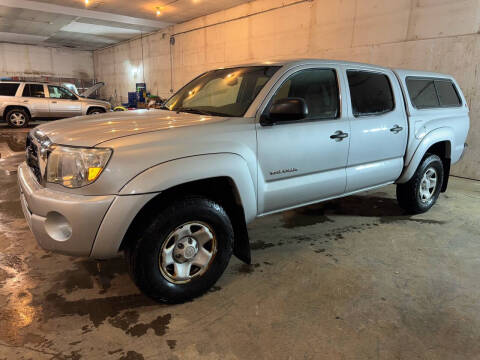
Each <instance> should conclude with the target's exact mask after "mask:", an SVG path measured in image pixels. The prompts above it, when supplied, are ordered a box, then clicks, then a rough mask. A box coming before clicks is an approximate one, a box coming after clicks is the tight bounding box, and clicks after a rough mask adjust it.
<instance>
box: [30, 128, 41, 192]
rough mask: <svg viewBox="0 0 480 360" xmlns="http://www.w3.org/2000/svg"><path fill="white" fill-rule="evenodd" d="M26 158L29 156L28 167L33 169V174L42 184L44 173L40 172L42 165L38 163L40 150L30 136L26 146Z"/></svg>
mask: <svg viewBox="0 0 480 360" xmlns="http://www.w3.org/2000/svg"><path fill="white" fill-rule="evenodd" d="M26 147H27V149H26V156H27V165H28V166H29V167H30V169H32V172H33V174H34V175H35V177H36V178H37V181H38V182H39V183H42V173H41V171H40V164H39V162H38V151H39V150H38V148H37V145H35V143H34V142H33V139H32V137H31V135H30V134H28V136H27V144H26Z"/></svg>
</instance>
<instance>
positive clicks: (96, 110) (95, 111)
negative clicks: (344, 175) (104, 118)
mask: <svg viewBox="0 0 480 360" xmlns="http://www.w3.org/2000/svg"><path fill="white" fill-rule="evenodd" d="M103 113H105V110H104V109H102V108H91V109H88V111H87V115H98V114H103Z"/></svg>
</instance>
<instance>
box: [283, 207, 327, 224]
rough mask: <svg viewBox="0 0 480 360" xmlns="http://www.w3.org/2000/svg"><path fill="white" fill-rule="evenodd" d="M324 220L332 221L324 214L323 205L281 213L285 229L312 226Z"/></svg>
mask: <svg viewBox="0 0 480 360" xmlns="http://www.w3.org/2000/svg"><path fill="white" fill-rule="evenodd" d="M325 222H334V221H333V220H332V219H330V218H329V217H327V216H326V215H325V209H324V208H323V207H319V206H313V205H312V206H306V207H302V208H298V209H295V210H290V211H286V212H285V213H283V215H282V223H283V224H282V226H283V227H284V228H286V229H293V228H296V227H301V226H312V225H315V224H321V223H325Z"/></svg>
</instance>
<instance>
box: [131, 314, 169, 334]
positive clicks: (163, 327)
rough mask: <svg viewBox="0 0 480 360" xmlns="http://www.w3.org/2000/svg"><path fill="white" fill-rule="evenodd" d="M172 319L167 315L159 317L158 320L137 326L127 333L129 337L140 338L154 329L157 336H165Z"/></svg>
mask: <svg viewBox="0 0 480 360" xmlns="http://www.w3.org/2000/svg"><path fill="white" fill-rule="evenodd" d="M171 319H172V315H171V314H166V315H163V316H157V318H156V319H155V320H153V321H151V322H149V323H147V324H137V325H134V326H132V327H131V328H129V329H127V331H125V332H126V333H127V334H128V335H131V336H136V337H140V336H143V335H145V334H146V333H147V330H148V329H153V331H154V332H155V335H157V336H162V335H165V333H166V331H167V329H168V324H169V323H170V320H171Z"/></svg>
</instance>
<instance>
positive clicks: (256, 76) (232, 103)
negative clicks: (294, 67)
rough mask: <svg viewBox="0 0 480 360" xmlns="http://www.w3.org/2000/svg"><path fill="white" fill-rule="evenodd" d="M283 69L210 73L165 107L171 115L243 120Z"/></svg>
mask: <svg viewBox="0 0 480 360" xmlns="http://www.w3.org/2000/svg"><path fill="white" fill-rule="evenodd" d="M279 68H280V67H279V66H251V67H238V68H231V69H221V70H213V71H209V72H206V73H205V74H203V75H200V76H199V77H198V78H196V79H194V80H193V81H191V82H190V83H188V84H187V85H185V86H184V87H183V88H182V89H181V90H179V91H178V92H177V93H176V94H175V95H173V96H172V97H171V98H170V99H169V100H168V101H167V102H166V103H165V105H164V108H166V109H168V110H171V111H178V112H191V113H195V114H203V115H213V116H229V117H230V116H231V117H240V116H243V115H244V114H245V112H246V111H247V110H248V108H249V106H250V105H251V104H252V102H253V100H255V98H256V97H257V95H258V93H259V92H260V90H262V89H263V87H264V86H265V84H266V83H267V81H268V80H269V79H270V78H271V77H272V76H273V74H275V72H276V71H277V70H278V69H279Z"/></svg>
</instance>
